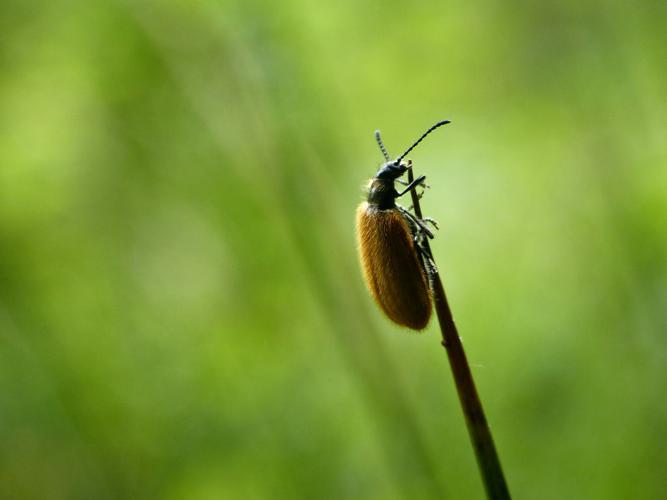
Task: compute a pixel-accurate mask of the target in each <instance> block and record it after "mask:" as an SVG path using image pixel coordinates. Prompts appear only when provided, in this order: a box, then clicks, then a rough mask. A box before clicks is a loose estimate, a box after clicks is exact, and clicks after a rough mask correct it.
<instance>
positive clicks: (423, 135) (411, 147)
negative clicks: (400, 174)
mask: <svg viewBox="0 0 667 500" xmlns="http://www.w3.org/2000/svg"><path fill="white" fill-rule="evenodd" d="M448 123H451V122H450V121H449V120H442V121H441V122H438V123H436V124H435V125H433V126H432V127H431V128H430V129H428V130H427V131H426V132H424V133H423V134H422V136H421V137H420V138H419V139H418V140H417V142H415V143H414V144H413V145H412V146H410V147H409V148H408V150H407V151H406V152H405V153H403V154H402V155H401V156H399V157H398V158H397V159H396V163H401V160H402V159H403V158H405V156H406V155H407V154H408V153H409V152H410V151H412V150H413V149H415V148H416V147H417V144H419V143H420V142H422V141H423V140H424V137H426V136H427V135H428V134H430V133H431V132H433V131H434V130H435V129H436V128H438V127H441V126H443V125H447V124H448ZM375 134H376V135H375V138H376V139H377V138H378V137H379V136H378V135H377V134H378V132H376V133H375ZM380 147H382V146H380Z"/></svg>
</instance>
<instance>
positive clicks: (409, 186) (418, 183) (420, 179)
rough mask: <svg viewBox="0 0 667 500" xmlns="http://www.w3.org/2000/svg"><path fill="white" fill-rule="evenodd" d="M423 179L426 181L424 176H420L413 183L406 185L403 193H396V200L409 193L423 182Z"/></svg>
mask: <svg viewBox="0 0 667 500" xmlns="http://www.w3.org/2000/svg"><path fill="white" fill-rule="evenodd" d="M425 179H426V176H425V175H420V176H419V177H417V178H416V179H415V180H414V181H412V182H411V183H410V184H408V187H406V188H405V189H404V190H403V191H401V192H400V193H396V198H398V197H400V196H403V195H404V194H405V193H407V192H408V191H410V190H411V189H412V188H414V187H415V186H419V185H420V184H421V183H422V182H424V180H425Z"/></svg>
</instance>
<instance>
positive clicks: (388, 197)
mask: <svg viewBox="0 0 667 500" xmlns="http://www.w3.org/2000/svg"><path fill="white" fill-rule="evenodd" d="M397 194H398V193H397V192H396V189H394V180H393V179H378V178H377V177H374V178H373V179H371V181H370V183H369V185H368V203H369V204H370V205H374V206H376V207H377V208H379V209H380V210H386V209H388V208H394V207H395V206H396V203H395V202H394V200H395V199H396V195H397Z"/></svg>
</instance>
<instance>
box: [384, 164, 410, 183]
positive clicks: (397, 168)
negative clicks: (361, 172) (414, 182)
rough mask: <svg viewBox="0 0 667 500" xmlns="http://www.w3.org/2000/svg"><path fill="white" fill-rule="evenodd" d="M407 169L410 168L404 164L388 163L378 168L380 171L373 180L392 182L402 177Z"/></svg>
mask: <svg viewBox="0 0 667 500" xmlns="http://www.w3.org/2000/svg"><path fill="white" fill-rule="evenodd" d="M408 168H410V167H409V166H408V165H406V164H405V163H400V162H398V161H389V162H387V163H385V164H384V165H382V166H381V167H380V170H378V172H377V174H375V178H376V179H383V180H388V181H393V180H394V179H398V178H399V177H400V176H401V175H403V174H404V173H405V171H406V170H407V169H408Z"/></svg>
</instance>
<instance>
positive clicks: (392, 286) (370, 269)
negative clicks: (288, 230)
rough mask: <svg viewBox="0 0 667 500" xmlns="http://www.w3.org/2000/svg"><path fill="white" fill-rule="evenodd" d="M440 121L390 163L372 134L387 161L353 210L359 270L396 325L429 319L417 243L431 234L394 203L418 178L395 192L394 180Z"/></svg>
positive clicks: (423, 266)
mask: <svg viewBox="0 0 667 500" xmlns="http://www.w3.org/2000/svg"><path fill="white" fill-rule="evenodd" d="M447 123H449V120H444V121H441V122H438V123H436V124H435V125H433V126H432V127H431V128H429V129H428V130H427V131H426V132H425V133H424V134H423V135H422V136H421V137H420V138H419V140H417V141H416V142H415V143H414V144H413V145H412V146H410V148H408V150H407V151H406V152H405V153H403V154H402V155H401V156H399V157H398V158H397V159H396V160H394V161H392V160H391V159H390V157H389V154H388V153H387V151H386V149H385V148H384V145H383V144H382V140H381V139H380V134H379V132H376V133H375V138H376V139H377V141H378V144H379V146H380V150H381V151H382V154H383V155H384V157H385V160H387V161H386V163H384V164H383V165H382V167H380V170H378V172H377V173H376V174H375V177H373V178H372V179H371V180H370V182H369V185H368V199H367V201H365V202H363V203H361V205H359V207H358V208H357V239H358V243H359V257H360V260H361V269H362V271H363V274H364V278H365V279H366V285H367V286H368V289H369V290H370V292H371V295H372V296H373V298H374V299H375V301H376V302H377V303H378V305H379V306H380V308H381V309H382V310H383V311H384V312H385V314H386V315H387V316H388V317H389V319H391V320H392V321H394V322H395V323H397V324H399V325H401V326H406V327H408V328H413V329H415V330H422V329H424V328H425V327H426V325H427V324H428V321H429V319H430V318H431V309H432V306H431V290H430V287H429V281H428V276H427V271H426V266H427V265H428V264H427V263H426V260H427V257H426V256H425V255H424V250H422V248H421V247H420V245H419V244H418V243H417V242H418V241H419V239H420V238H421V237H423V235H427V236H429V237H432V234H431V233H430V232H429V231H428V229H427V228H426V226H425V225H424V224H423V223H422V221H420V220H419V219H417V217H416V216H414V215H412V214H411V213H410V212H408V211H407V210H405V209H404V208H402V207H399V206H397V205H396V201H395V200H396V198H398V197H399V196H403V195H404V194H405V193H408V192H409V191H410V190H411V189H412V188H413V187H414V186H417V185H419V184H421V183H422V182H423V181H424V179H425V178H426V177H425V176H420V177H418V178H417V179H415V180H414V181H413V182H412V183H410V184H409V185H408V186H407V187H406V188H405V189H404V190H403V191H401V192H400V193H399V192H397V191H396V189H395V188H394V181H396V180H397V179H398V178H399V177H401V176H402V175H403V174H404V173H405V172H406V171H407V170H408V168H410V165H406V164H405V163H401V160H403V158H405V156H406V155H407V154H408V153H409V152H410V151H412V149H413V148H414V147H415V146H417V144H419V143H420V142H421V141H422V139H424V137H426V136H427V135H428V134H430V133H431V132H432V131H433V130H435V129H436V128H438V127H440V126H442V125H445V124H447Z"/></svg>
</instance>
